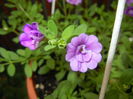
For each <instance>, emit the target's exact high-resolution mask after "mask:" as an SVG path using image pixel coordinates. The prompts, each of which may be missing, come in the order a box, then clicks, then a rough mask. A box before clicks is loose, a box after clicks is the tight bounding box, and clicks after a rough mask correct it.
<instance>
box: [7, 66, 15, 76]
mask: <svg viewBox="0 0 133 99" xmlns="http://www.w3.org/2000/svg"><path fill="white" fill-rule="evenodd" d="M15 71H16V68H15V66H14V65H13V64H9V66H8V67H7V73H8V75H9V76H14V74H15Z"/></svg>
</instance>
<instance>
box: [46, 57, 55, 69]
mask: <svg viewBox="0 0 133 99" xmlns="http://www.w3.org/2000/svg"><path fill="white" fill-rule="evenodd" d="M46 65H47V66H48V67H49V68H50V69H54V68H55V60H54V59H52V58H50V59H48V60H47V64H46Z"/></svg>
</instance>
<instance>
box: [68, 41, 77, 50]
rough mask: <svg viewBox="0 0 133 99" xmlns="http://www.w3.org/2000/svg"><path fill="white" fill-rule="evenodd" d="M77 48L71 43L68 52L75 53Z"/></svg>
mask: <svg viewBox="0 0 133 99" xmlns="http://www.w3.org/2000/svg"><path fill="white" fill-rule="evenodd" d="M75 49H76V47H75V46H73V45H72V44H71V43H69V44H68V45H67V52H75Z"/></svg>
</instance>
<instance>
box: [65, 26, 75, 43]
mask: <svg viewBox="0 0 133 99" xmlns="http://www.w3.org/2000/svg"><path fill="white" fill-rule="evenodd" d="M73 31H74V25H70V26H68V27H67V28H65V29H64V31H63V32H62V38H63V39H64V40H66V41H67V40H68V39H69V38H70V37H71V36H72V35H73V34H72V33H73Z"/></svg>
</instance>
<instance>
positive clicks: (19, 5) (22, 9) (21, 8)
mask: <svg viewBox="0 0 133 99" xmlns="http://www.w3.org/2000/svg"><path fill="white" fill-rule="evenodd" d="M18 7H19V8H20V10H21V11H23V12H24V14H25V15H26V16H27V17H28V18H29V19H30V20H32V19H31V17H30V16H29V14H28V13H27V12H26V11H25V10H24V8H23V7H22V6H21V4H18Z"/></svg>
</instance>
